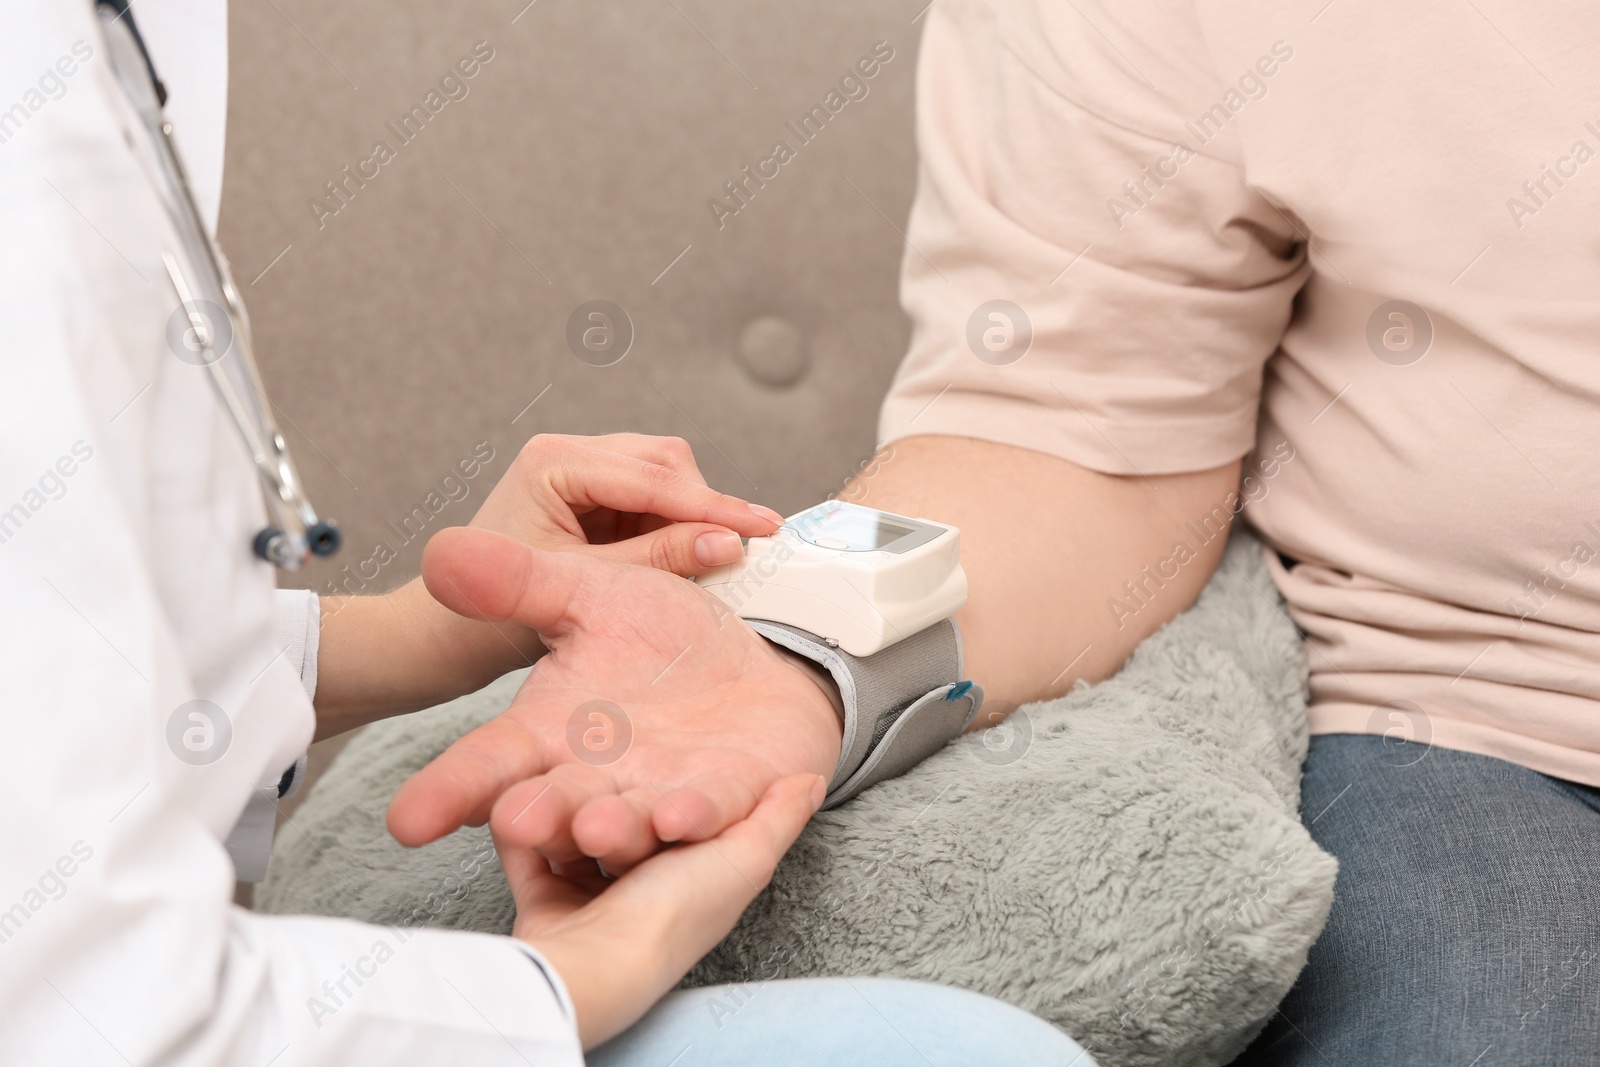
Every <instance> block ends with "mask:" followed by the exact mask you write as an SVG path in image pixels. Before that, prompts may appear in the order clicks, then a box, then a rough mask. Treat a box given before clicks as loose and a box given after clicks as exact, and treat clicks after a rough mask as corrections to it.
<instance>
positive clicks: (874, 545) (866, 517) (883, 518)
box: [787, 501, 942, 552]
mask: <svg viewBox="0 0 1600 1067" xmlns="http://www.w3.org/2000/svg"><path fill="white" fill-rule="evenodd" d="M787 525H788V526H789V527H790V528H791V529H793V530H794V531H795V532H796V533H798V534H799V535H800V536H801V538H802V539H804V540H805V541H807V542H809V543H811V544H813V545H816V546H817V547H818V548H830V549H835V550H837V551H842V552H905V551H907V550H908V549H911V548H915V547H916V546H917V545H921V544H925V543H927V542H928V541H931V540H932V539H933V538H935V537H937V536H939V534H940V533H941V532H942V530H941V529H940V528H939V527H937V526H932V525H929V524H927V523H921V522H917V521H916V520H915V519H906V518H901V517H900V516H899V515H890V514H887V513H886V512H882V511H874V510H873V509H871V508H864V507H860V506H858V505H855V504H846V503H843V502H842V501H833V502H830V503H827V504H819V505H817V506H816V507H814V508H812V509H810V510H809V511H805V512H802V513H801V514H799V515H796V516H795V517H794V518H792V519H790V520H789V522H788V523H787Z"/></svg>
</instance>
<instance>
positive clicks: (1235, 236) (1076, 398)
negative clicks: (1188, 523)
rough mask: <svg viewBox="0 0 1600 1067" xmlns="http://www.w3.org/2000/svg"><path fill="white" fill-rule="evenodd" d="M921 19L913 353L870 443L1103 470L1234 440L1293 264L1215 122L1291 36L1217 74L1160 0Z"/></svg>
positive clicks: (1295, 272)
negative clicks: (983, 446)
mask: <svg viewBox="0 0 1600 1067" xmlns="http://www.w3.org/2000/svg"><path fill="white" fill-rule="evenodd" d="M926 17H927V26H926V28H925V30H924V36H923V44H922V53H921V58H920V60H919V68H918V75H917V77H918V88H917V94H918V117H917V136H918V143H919V149H920V156H921V170H920V173H919V176H918V188H917V194H916V199H915V202H914V203H913V206H912V211H911V221H910V225H909V229H908V234H907V236H908V247H907V249H906V254H905V260H904V265H903V272H902V280H901V299H902V303H903V304H904V306H905V309H906V311H907V313H908V314H909V315H910V317H911V320H912V327H913V332H912V342H911V348H910V351H909V353H908V354H907V356H906V358H905V361H904V363H903V364H902V365H901V367H900V370H899V373H898V374H897V376H896V378H895V382H894V385H893V387H892V389H891V391H890V394H889V396H888V398H887V399H886V400H885V402H884V406H883V411H882V417H881V421H880V427H879V429H880V438H881V439H882V440H883V441H885V442H888V441H892V440H895V439H897V438H901V437H908V436H912V435H916V434H954V435H960V436H968V437H978V438H983V439H987V440H992V441H998V442H1002V443H1007V444H1014V445H1018V446H1021V447H1026V448H1030V449H1034V450H1036V451H1042V452H1047V453H1051V454H1054V455H1058V456H1061V457H1062V458H1065V459H1068V460H1070V461H1072V462H1074V463H1078V464H1080V465H1082V466H1085V467H1089V468H1091V469H1094V470H1099V471H1104V472H1107V473H1115V474H1133V473H1142V474H1163V473H1176V472H1181V471H1192V470H1203V469H1207V468H1211V467H1216V466H1220V465H1222V464H1224V463H1227V462H1229V461H1230V460H1233V459H1236V458H1237V457H1239V456H1241V455H1243V454H1244V453H1246V452H1248V451H1249V450H1250V449H1251V447H1252V445H1253V444H1254V434H1255V427H1256V408H1257V402H1258V399H1259V395H1260V388H1261V375H1262V367H1263V366H1264V364H1265V362H1266V360H1267V359H1268V358H1269V357H1270V356H1271V355H1272V354H1273V352H1274V351H1276V349H1277V346H1278V342H1279V339H1280V338H1281V336H1282V334H1283V331H1284V329H1285V327H1286V325H1287V323H1288V320H1289V315H1290V310H1291V305H1292V303H1293V300H1294V296H1295V293H1296V292H1297V291H1298V289H1299V288H1300V286H1301V284H1302V283H1303V282H1304V280H1305V277H1306V274H1307V265H1306V261H1305V254H1304V249H1303V246H1302V244H1301V241H1300V234H1299V232H1298V231H1299V227H1298V224H1297V223H1296V222H1295V221H1294V220H1293V219H1292V218H1291V217H1290V216H1289V215H1287V214H1286V213H1284V212H1282V211H1280V210H1279V209H1278V208H1276V207H1274V206H1273V204H1272V203H1271V202H1270V201H1269V199H1268V198H1267V197H1266V196H1265V195H1263V194H1262V193H1261V192H1258V191H1257V190H1256V189H1255V188H1254V187H1253V186H1252V185H1251V184H1250V182H1249V181H1248V178H1247V174H1246V172H1245V168H1244V166H1243V164H1242V158H1243V152H1242V149H1241V147H1240V143H1239V139H1238V136H1237V134H1236V132H1235V130H1234V127H1233V125H1232V123H1231V118H1232V115H1233V114H1235V113H1236V112H1237V111H1238V110H1241V109H1242V108H1244V107H1249V106H1251V104H1252V102H1253V101H1254V100H1255V99H1259V97H1257V96H1256V95H1255V94H1257V93H1261V94H1263V95H1264V94H1265V93H1266V92H1270V86H1271V78H1270V76H1267V75H1264V74H1262V73H1261V70H1262V69H1269V68H1270V69H1272V71H1273V73H1274V74H1275V75H1279V76H1282V75H1283V73H1284V72H1283V69H1282V68H1283V66H1284V65H1285V64H1286V63H1288V62H1291V61H1292V51H1293V50H1292V48H1290V47H1289V46H1287V45H1286V44H1284V43H1283V42H1277V43H1276V53H1275V52H1274V47H1275V45H1274V42H1271V41H1263V42H1262V43H1261V53H1262V55H1263V56H1264V57H1266V60H1267V62H1266V63H1265V64H1263V65H1262V66H1261V67H1259V68H1258V67H1257V66H1255V65H1249V66H1246V67H1244V68H1243V69H1242V70H1241V71H1237V72H1233V71H1227V72H1221V73H1219V72H1218V70H1217V69H1216V64H1215V63H1214V62H1213V60H1212V58H1211V56H1210V54H1209V52H1208V50H1207V48H1206V46H1205V43H1204V40H1203V38H1202V36H1201V32H1200V29H1199V26H1198V24H1197V22H1196V19H1195V17H1194V14H1193V12H1192V11H1191V10H1189V8H1188V7H1187V6H1185V5H1182V4H1174V3H1160V2H1149V3H1137V2H1136V3H1131V4H1129V5H1126V6H1118V7H1116V8H1112V9H1109V10H1096V9H1093V8H1088V7H1081V6H1079V5H1072V4H1061V5H1054V4H1053V5H1048V6H1047V5H1043V4H1040V3H1035V2H1032V0H1015V2H1008V0H941V2H940V3H938V4H935V5H933V7H931V8H930V9H929V11H928V14H927V16H926ZM1091 19H1092V20H1093V21H1091ZM1285 54H1287V55H1288V56H1289V57H1290V58H1289V59H1284V58H1281V57H1283V56H1284V55H1285ZM1275 56H1276V57H1275ZM1241 78H1242V79H1244V85H1245V87H1246V88H1241V86H1240V80H1241Z"/></svg>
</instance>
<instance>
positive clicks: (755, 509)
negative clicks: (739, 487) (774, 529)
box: [750, 504, 783, 526]
mask: <svg viewBox="0 0 1600 1067" xmlns="http://www.w3.org/2000/svg"><path fill="white" fill-rule="evenodd" d="M750 513H751V514H752V515H754V516H755V517H756V518H758V519H766V520H767V521H768V522H770V523H772V524H773V525H775V526H782V525H783V516H782V515H779V514H778V513H777V512H776V511H773V510H772V509H771V508H764V507H762V506H761V505H760V504H751V505H750Z"/></svg>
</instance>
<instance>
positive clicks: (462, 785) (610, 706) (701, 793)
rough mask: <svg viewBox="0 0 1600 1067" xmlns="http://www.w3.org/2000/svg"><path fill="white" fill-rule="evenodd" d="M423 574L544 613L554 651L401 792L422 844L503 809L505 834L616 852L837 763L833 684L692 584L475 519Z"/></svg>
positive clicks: (467, 604) (439, 546)
mask: <svg viewBox="0 0 1600 1067" xmlns="http://www.w3.org/2000/svg"><path fill="white" fill-rule="evenodd" d="M423 572H424V577H425V578H426V580H427V582H428V588H429V590H430V591H431V592H432V593H433V594H434V596H435V597H437V598H438V599H439V600H440V601H441V602H443V603H445V604H446V605H447V606H449V607H451V608H453V609H455V610H457V611H461V612H462V613H463V614H476V615H480V616H483V617H486V618H490V619H508V620H511V621H515V622H518V623H520V624H522V625H525V626H529V627H531V628H533V629H535V630H537V631H538V632H539V633H540V635H541V636H542V637H543V639H544V641H545V643H546V644H547V645H548V646H549V648H550V653H549V655H547V656H545V657H544V658H543V659H541V660H540V661H539V662H538V664H537V665H536V666H535V667H534V669H533V671H532V672H531V673H530V674H529V676H528V678H527V680H526V681H525V682H524V683H523V685H522V687H521V689H519V690H518V692H517V695H516V697H515V699H514V700H513V701H512V704H511V707H510V708H508V709H507V710H506V711H505V712H504V713H503V714H502V715H500V716H499V717H497V718H496V719H494V720H492V721H490V722H489V723H486V724H485V725H483V726H481V727H479V728H478V729H477V730H475V731H473V732H472V733H470V734H468V735H467V736H465V737H463V738H462V739H461V740H459V741H457V742H456V743H455V744H454V745H452V746H451V748H450V749H449V750H447V751H446V752H445V753H444V754H443V755H441V756H440V757H439V758H438V759H436V760H434V761H433V763H431V764H429V765H428V766H427V767H425V768H424V769H423V770H422V771H420V772H418V773H417V774H416V775H415V776H413V777H412V779H411V780H410V781H408V782H407V783H406V784H405V786H403V787H402V789H401V790H400V792H399V793H397V794H396V796H395V800H394V802H393V804H392V805H391V807H390V827H391V829H392V830H393V831H394V832H395V836H396V837H397V838H399V839H400V840H401V841H403V842H405V843H407V844H420V843H422V842H424V841H428V840H432V839H434V838H436V837H438V836H440V835H442V834H445V833H448V832H450V831H452V830H454V829H456V828H457V827H458V826H460V825H462V824H463V823H473V824H478V823H481V822H483V821H484V820H485V819H487V818H488V817H489V815H490V813H491V810H492V812H493V818H494V826H495V830H496V832H497V833H499V834H501V835H502V837H503V838H504V839H505V840H507V841H508V842H511V843H517V844H525V845H532V846H535V847H540V848H541V849H542V850H544V851H547V852H548V853H549V854H551V855H552V856H553V857H554V858H556V859H557V860H563V859H570V858H572V857H574V856H575V855H577V854H578V853H580V852H588V853H589V854H595V853H596V852H597V851H598V852H600V853H601V854H610V855H613V856H615V855H618V854H619V853H618V852H617V851H616V850H614V849H612V848H611V847H610V846H611V845H614V844H617V843H618V842H625V841H630V840H635V839H636V838H637V837H638V834H639V833H640V832H641V827H648V829H649V830H651V831H653V833H652V835H651V836H652V838H653V837H655V836H661V837H665V838H667V839H690V840H696V839H700V838H703V837H707V836H711V835H714V834H716V833H718V832H720V830H721V829H722V828H723V827H724V826H725V825H727V824H728V823H730V822H732V821H734V820H736V819H738V818H741V817H743V816H744V815H745V814H747V813H748V811H749V810H750V809H751V808H753V807H754V805H755V802H756V800H757V798H759V797H760V796H761V795H762V793H764V792H765V791H766V789H767V787H768V786H769V785H771V784H772V782H774V781H776V780H777V779H778V778H780V777H782V776H784V775H786V774H793V773H796V772H799V771H811V772H813V773H817V774H822V775H824V776H827V775H829V774H831V773H832V770H833V766H834V763H835V761H836V760H837V758H838V749H839V727H838V720H837V718H836V716H835V714H834V712H833V709H832V707H831V705H830V704H829V702H828V700H827V698H826V697H825V696H824V694H823V692H822V690H821V689H820V688H819V687H818V686H817V685H816V683H815V682H813V681H812V680H811V679H810V678H808V677H807V676H806V675H805V674H804V673H802V672H800V671H799V670H797V669H796V668H794V667H793V666H791V665H789V664H788V663H786V662H784V660H783V659H782V658H781V657H780V655H779V654H778V653H777V652H775V651H774V650H773V649H772V647H771V646H770V645H768V644H767V642H765V641H764V640H762V639H761V638H760V637H759V636H757V635H756V634H755V633H754V632H753V631H752V630H751V629H750V628H749V627H748V626H746V625H745V624H744V623H743V622H742V621H741V620H739V619H738V618H737V617H735V616H733V615H732V614H731V613H729V612H727V611H726V610H725V609H724V608H723V607H722V605H721V603H720V602H719V601H717V600H716V599H715V598H714V597H712V596H711V595H710V594H708V593H706V592H705V591H704V590H702V589H700V588H699V587H698V586H696V585H694V583H692V582H689V581H687V580H685V579H683V578H679V577H677V576H676V575H672V574H667V573H665V572H662V571H658V570H652V569H649V568H644V567H637V566H629V565H625V564H617V563H613V562H610V561H607V560H600V559H595V558H593V557H586V556H580V555H577V554H571V553H562V554H551V553H542V552H538V551H536V550H532V549H529V548H527V547H525V546H523V545H520V544H517V543H515V542H512V541H510V540H509V539H507V538H503V537H499V536H498V535H494V534H489V533H486V532H483V531H476V530H474V531H467V530H461V531H446V532H445V533H442V534H440V535H439V537H437V538H435V541H434V543H433V544H431V545H430V546H429V549H428V553H427V555H426V556H425V558H424V564H423ZM685 787H687V788H685ZM674 790H678V791H677V792H674ZM602 798H603V799H602ZM497 800H498V801H499V803H498V804H496V801H497ZM596 801H599V802H598V803H596ZM585 807H587V808H588V810H587V811H584V810H583V809H585ZM580 811H583V816H582V819H581V820H580V826H579V831H580V832H579V838H578V841H577V842H574V841H573V839H572V833H573V829H572V822H573V819H574V818H575V817H576V816H578V814H579V812H580ZM641 820H642V822H641ZM636 823H639V824H640V825H634V824H636ZM595 841H599V842H602V845H601V846H600V847H599V848H594V847H588V848H586V847H584V845H585V844H592V843H593V842H595ZM606 842H609V843H610V844H605V843H606ZM652 843H653V841H652ZM637 853H639V845H638V843H637V842H636V843H635V844H634V845H633V846H628V847H622V848H621V854H626V855H629V856H630V859H629V860H628V861H630V862H631V858H632V856H633V854H637Z"/></svg>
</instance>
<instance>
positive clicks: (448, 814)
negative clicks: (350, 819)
mask: <svg viewBox="0 0 1600 1067" xmlns="http://www.w3.org/2000/svg"><path fill="white" fill-rule="evenodd" d="M546 766H547V761H546V759H545V752H544V746H543V745H541V744H540V743H539V739H538V738H537V737H535V736H533V735H532V734H531V733H529V732H528V731H527V730H525V729H523V728H522V727H521V726H520V725H518V724H517V723H516V722H515V721H514V720H511V719H507V718H505V717H504V716H501V717H499V718H496V719H491V720H490V721H489V722H487V723H484V724H483V725H482V726H480V727H478V728H477V729H475V730H473V731H472V732H470V733H468V734H466V735H465V736H463V737H461V738H460V739H458V740H457V741H456V742H455V743H454V744H452V745H451V746H450V747H449V748H447V749H445V750H444V752H442V753H440V754H439V756H438V757H436V758H435V759H434V760H433V762H432V763H429V764H428V765H427V766H426V767H424V768H422V770H420V771H418V772H417V773H416V774H413V775H412V776H411V777H410V778H408V779H406V781H405V782H404V784H402V785H401V786H400V788H399V789H398V790H397V791H396V792H395V795H394V798H393V799H392V800H390V801H389V813H388V822H389V833H391V834H393V835H394V839H395V840H396V841H398V842H400V843H401V844H402V845H408V846H411V847H416V846H417V845H425V844H427V843H428V842H430V841H434V840H437V839H438V838H441V837H443V836H444V835H445V834H448V833H453V832H454V831H456V830H458V829H460V828H461V827H462V826H467V825H472V826H481V825H482V824H483V823H484V822H485V821H487V820H488V818H489V812H490V809H491V807H492V806H493V804H494V801H495V798H496V797H498V796H499V795H500V794H501V793H502V792H504V791H505V789H506V788H508V787H509V786H511V785H512V784H513V783H515V782H520V781H522V780H523V779H525V778H528V777H530V776H532V775H535V774H538V773H539V772H541V771H543V770H544V769H545V767H546Z"/></svg>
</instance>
